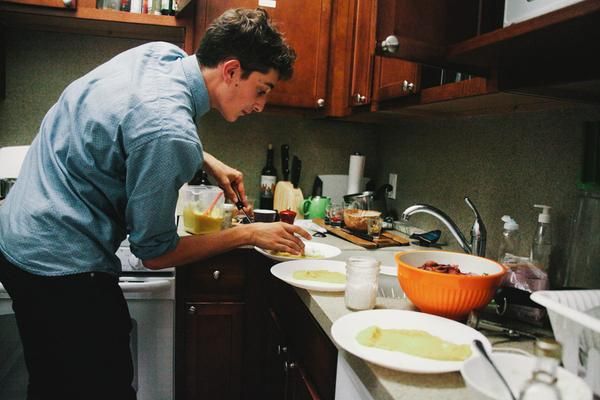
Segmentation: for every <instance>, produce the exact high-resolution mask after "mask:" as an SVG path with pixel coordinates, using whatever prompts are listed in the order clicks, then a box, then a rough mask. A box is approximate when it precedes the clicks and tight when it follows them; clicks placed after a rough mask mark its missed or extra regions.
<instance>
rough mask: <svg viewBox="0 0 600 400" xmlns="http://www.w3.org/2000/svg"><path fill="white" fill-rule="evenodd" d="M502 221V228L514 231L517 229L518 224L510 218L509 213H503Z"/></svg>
mask: <svg viewBox="0 0 600 400" xmlns="http://www.w3.org/2000/svg"><path fill="white" fill-rule="evenodd" d="M502 221H504V229H506V230H509V231H516V230H517V229H519V224H517V221H515V220H514V219H512V218H511V217H510V215H504V216H503V217H502Z"/></svg>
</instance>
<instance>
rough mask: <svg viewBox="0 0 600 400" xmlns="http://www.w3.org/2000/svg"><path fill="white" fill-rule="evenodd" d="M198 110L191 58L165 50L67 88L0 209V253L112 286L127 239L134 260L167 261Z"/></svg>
mask: <svg viewBox="0 0 600 400" xmlns="http://www.w3.org/2000/svg"><path fill="white" fill-rule="evenodd" d="M209 108H210V105H209V98H208V92H207V89H206V85H205V83H204V79H203V77H202V74H201V72H200V68H199V66H198V62H197V61H196V57H195V56H189V57H188V56H187V55H186V54H185V53H184V52H183V51H182V50H181V49H180V48H178V47H176V46H174V45H171V44H168V43H161V42H157V43H149V44H145V45H142V46H140V47H137V48H134V49H131V50H128V51H125V52H124V53H121V54H119V55H117V56H116V57H114V58H113V59H112V60H110V61H108V62H107V63H105V64H103V65H100V66H99V67H97V68H96V69H94V70H92V71H91V72H89V73H88V74H86V75H85V76H83V77H81V78H80V79H78V80H76V81H74V82H73V83H71V84H70V85H69V86H68V87H67V88H66V89H65V91H64V92H63V93H62V95H61V96H60V98H59V99H58V101H57V103H56V104H54V106H52V108H51V109H50V111H48V113H47V114H46V116H45V117H44V120H43V121H42V124H41V127H40V130H39V133H38V135H37V136H36V138H35V139H34V141H33V143H32V145H31V148H30V150H29V153H28V154H27V156H26V158H25V161H24V163H23V166H22V168H21V173H20V175H19V177H18V179H17V183H16V185H15V186H14V187H13V189H12V190H11V192H10V195H9V196H8V198H7V199H6V201H5V202H4V204H3V205H2V206H1V207H0V251H2V253H3V254H4V255H5V257H7V259H8V260H9V261H11V262H12V263H13V264H15V265H17V266H19V267H21V268H22V269H24V270H26V271H28V272H31V273H34V274H38V275H47V276H56V275H68V274H74V273H81V272H90V271H101V272H109V273H112V274H115V275H116V274H118V273H119V272H120V269H121V268H120V262H119V260H118V258H117V257H116V256H115V251H116V250H117V248H118V246H119V244H120V243H121V241H122V240H123V239H124V238H125V236H126V234H128V233H129V234H130V236H129V241H130V243H131V248H132V251H133V253H134V254H135V255H136V256H138V257H140V258H141V259H151V258H154V257H157V256H160V255H162V254H164V253H166V252H168V251H170V250H172V249H174V248H175V246H176V245H177V242H178V240H179V237H178V236H177V227H176V226H175V207H176V203H177V195H178V189H179V188H180V187H181V186H182V185H183V184H184V183H185V182H187V181H189V180H190V179H191V178H192V177H193V175H194V173H195V172H196V171H197V170H198V169H199V168H200V167H201V165H202V161H203V157H202V145H201V143H200V140H199V138H198V134H197V131H196V125H195V121H194V120H195V118H197V117H199V116H200V115H202V114H204V113H206V112H207V111H208V110H209Z"/></svg>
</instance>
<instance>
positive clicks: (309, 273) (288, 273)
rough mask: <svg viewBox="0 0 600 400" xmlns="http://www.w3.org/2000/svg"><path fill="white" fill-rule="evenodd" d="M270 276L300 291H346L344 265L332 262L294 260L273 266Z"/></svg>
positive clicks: (339, 262) (341, 262) (340, 262)
mask: <svg viewBox="0 0 600 400" xmlns="http://www.w3.org/2000/svg"><path fill="white" fill-rule="evenodd" d="M271 274H273V275H274V276H275V277H277V278H279V279H281V280H282V281H284V282H286V283H289V284H290V285H292V286H296V287H299V288H302V289H307V290H315V291H320V292H343V291H344V290H346V263H345V262H344V261H333V260H294V261H285V262H282V263H279V264H275V265H274V266H273V267H271Z"/></svg>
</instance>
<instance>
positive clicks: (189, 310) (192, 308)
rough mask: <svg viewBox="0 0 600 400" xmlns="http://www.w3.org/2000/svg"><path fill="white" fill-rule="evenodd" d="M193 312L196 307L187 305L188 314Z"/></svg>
mask: <svg viewBox="0 0 600 400" xmlns="http://www.w3.org/2000/svg"><path fill="white" fill-rule="evenodd" d="M195 313H196V307H194V306H189V307H188V314H195Z"/></svg>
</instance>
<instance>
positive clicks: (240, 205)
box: [231, 185, 252, 224]
mask: <svg viewBox="0 0 600 400" xmlns="http://www.w3.org/2000/svg"><path fill="white" fill-rule="evenodd" d="M231 188H232V189H233V191H234V192H235V196H236V197H237V199H238V201H236V202H235V206H236V207H237V209H238V210H240V211H241V212H242V214H244V219H242V224H250V223H252V220H251V219H250V217H249V216H248V214H246V211H244V202H243V201H242V196H240V192H238V190H237V187H235V186H233V185H232V186H231Z"/></svg>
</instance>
